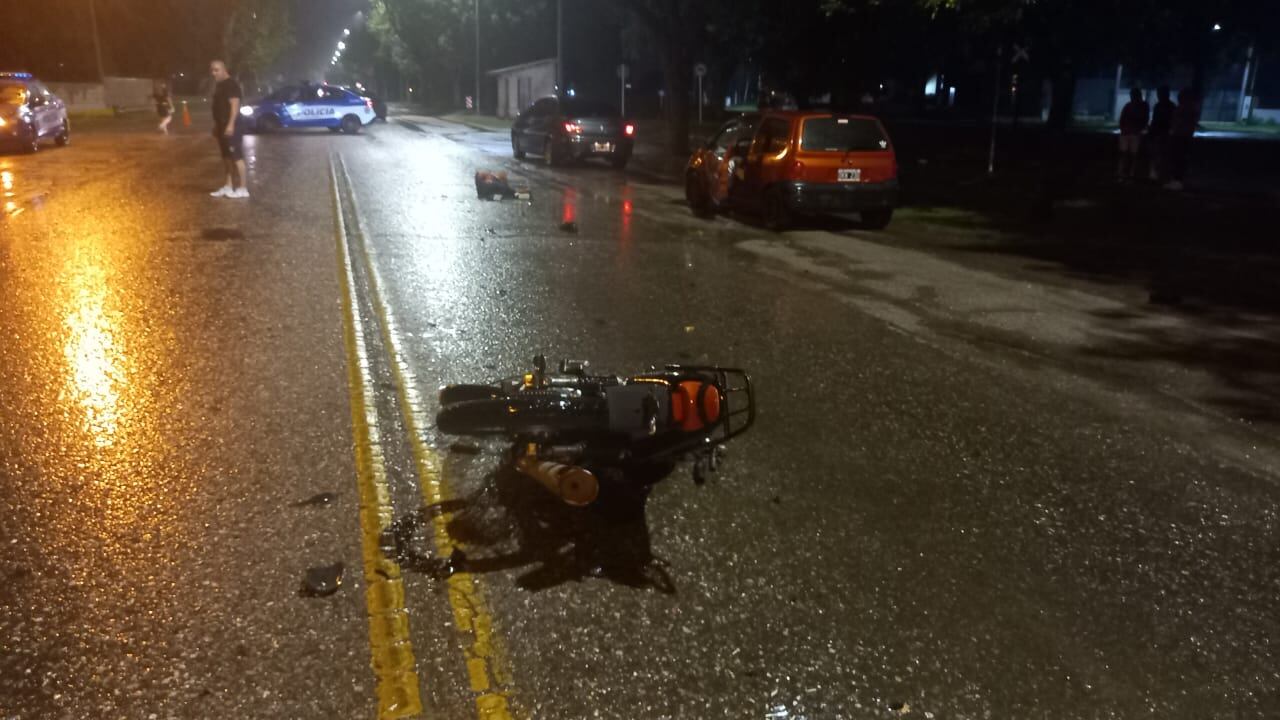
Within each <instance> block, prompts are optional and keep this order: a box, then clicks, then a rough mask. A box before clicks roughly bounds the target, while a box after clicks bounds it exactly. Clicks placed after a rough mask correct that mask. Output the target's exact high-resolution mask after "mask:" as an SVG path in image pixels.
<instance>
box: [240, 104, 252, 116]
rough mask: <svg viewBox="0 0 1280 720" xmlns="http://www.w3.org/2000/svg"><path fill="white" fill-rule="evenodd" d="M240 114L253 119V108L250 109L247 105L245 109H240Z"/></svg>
mask: <svg viewBox="0 0 1280 720" xmlns="http://www.w3.org/2000/svg"><path fill="white" fill-rule="evenodd" d="M240 114H241V115H244V116H245V117H252V116H253V108H252V107H249V106H248V105H245V106H244V107H242V108H240Z"/></svg>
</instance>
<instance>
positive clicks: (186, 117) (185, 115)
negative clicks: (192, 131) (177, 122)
mask: <svg viewBox="0 0 1280 720" xmlns="http://www.w3.org/2000/svg"><path fill="white" fill-rule="evenodd" d="M182 127H191V110H190V109H188V108H187V101H186V100H183V101H182Z"/></svg>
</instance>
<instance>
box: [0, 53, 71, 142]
mask: <svg viewBox="0 0 1280 720" xmlns="http://www.w3.org/2000/svg"><path fill="white" fill-rule="evenodd" d="M45 138H53V140H54V142H56V143H57V144H58V145H66V144H67V143H69V142H71V121H70V120H68V119H67V106H66V104H64V103H63V102H62V99H61V98H59V97H58V96H57V95H54V94H53V93H51V92H49V88H47V87H45V86H44V83H42V82H40V81H39V80H37V79H36V78H35V76H34V75H32V74H31V73H24V72H0V146H6V147H18V148H20V149H22V150H24V151H26V152H36V151H37V150H39V149H40V141H41V140H43V139H45Z"/></svg>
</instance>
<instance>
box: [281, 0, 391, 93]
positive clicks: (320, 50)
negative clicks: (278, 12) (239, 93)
mask: <svg viewBox="0 0 1280 720" xmlns="http://www.w3.org/2000/svg"><path fill="white" fill-rule="evenodd" d="M368 8H369V2H368V0H293V8H292V10H293V19H294V25H295V27H296V32H295V39H296V41H297V42H296V44H295V45H294V47H293V48H292V49H291V50H289V51H288V52H287V53H285V56H284V57H283V58H281V61H280V71H281V72H282V73H284V74H285V75H286V76H287V77H288V78H289V79H290V80H293V79H302V78H303V77H306V78H308V79H313V80H314V79H319V78H320V76H321V75H322V74H323V72H324V70H325V69H326V68H328V67H329V57H330V56H331V55H333V49H334V46H336V45H337V43H338V40H340V39H341V36H342V29H343V28H344V27H354V25H355V23H356V22H357V21H358V18H357V17H356V14H357V13H364V12H367V11H368ZM361 17H363V15H361Z"/></svg>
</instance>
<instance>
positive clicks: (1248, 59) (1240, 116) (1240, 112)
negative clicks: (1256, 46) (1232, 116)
mask: <svg viewBox="0 0 1280 720" xmlns="http://www.w3.org/2000/svg"><path fill="white" fill-rule="evenodd" d="M1252 66H1253V44H1252V43H1250V44H1249V51H1248V53H1246V54H1245V56H1244V75H1243V76H1241V78H1240V102H1239V104H1238V105H1237V107H1236V120H1244V119H1246V118H1247V117H1248V112H1249V108H1246V107H1245V102H1247V101H1248V97H1249V70H1250V68H1251V67H1252ZM1254 72H1257V71H1256V70H1254Z"/></svg>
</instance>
